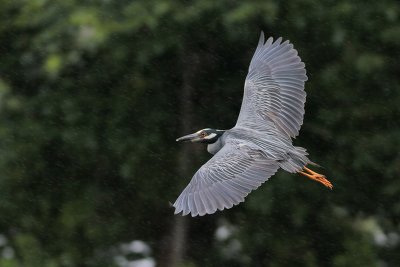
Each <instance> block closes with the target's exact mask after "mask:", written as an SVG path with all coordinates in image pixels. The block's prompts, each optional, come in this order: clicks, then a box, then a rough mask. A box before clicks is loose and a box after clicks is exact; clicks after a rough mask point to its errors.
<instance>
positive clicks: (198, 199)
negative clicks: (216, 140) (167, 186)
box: [174, 143, 278, 216]
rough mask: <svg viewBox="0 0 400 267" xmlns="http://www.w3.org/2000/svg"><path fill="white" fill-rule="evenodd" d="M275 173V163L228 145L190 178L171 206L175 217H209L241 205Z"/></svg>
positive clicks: (231, 144)
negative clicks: (189, 215)
mask: <svg viewBox="0 0 400 267" xmlns="http://www.w3.org/2000/svg"><path fill="white" fill-rule="evenodd" d="M277 170H278V166H277V165H276V162H275V161H273V160H268V159H266V158H265V157H263V156H262V155H261V154H260V152H258V151H255V150H252V149H250V148H249V147H247V146H245V145H243V144H235V143H227V144H225V146H224V147H223V148H222V149H221V150H220V151H218V153H217V154H215V155H214V157H212V158H211V159H210V160H209V161H208V162H207V163H205V164H204V165H203V166H202V167H201V168H200V169H199V170H198V171H197V172H196V174H195V175H194V176H193V178H192V180H191V181H190V183H189V185H188V186H187V187H186V188H185V189H184V190H183V192H182V193H181V195H180V196H179V197H178V199H177V200H176V201H175V203H174V207H175V214H178V213H180V212H181V211H183V215H187V214H189V213H191V214H192V216H197V215H200V216H202V215H205V214H211V213H214V212H215V211H217V209H219V210H223V209H224V208H228V209H229V208H231V207H232V206H233V205H237V204H239V203H240V202H243V201H244V198H245V197H246V196H247V195H248V194H249V193H250V191H251V190H254V189H256V188H257V187H259V186H260V185H261V184H262V183H263V182H265V181H266V180H267V179H268V178H269V177H271V176H272V175H273V174H274V173H275V172H276V171H277Z"/></svg>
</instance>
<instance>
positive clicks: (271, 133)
mask: <svg viewBox="0 0 400 267" xmlns="http://www.w3.org/2000/svg"><path fill="white" fill-rule="evenodd" d="M306 80H307V76H306V70H305V65H304V63H303V62H301V59H300V57H299V56H298V55H297V51H296V50H295V49H294V48H293V45H292V44H290V43H289V41H285V42H283V43H282V38H278V39H277V40H276V41H275V42H274V41H273V38H272V37H270V38H268V40H267V41H266V42H265V41H264V34H263V33H261V37H260V40H259V43H258V46H257V49H256V51H255V53H254V56H253V58H252V60H251V63H250V67H249V73H248V75H247V77H246V81H245V86H244V96H243V102H242V107H241V109H240V114H239V118H238V121H237V123H236V125H235V127H234V128H232V129H230V130H226V131H222V130H214V129H204V130H200V131H198V132H196V133H194V134H191V135H188V136H185V137H182V138H179V139H177V141H185V140H186V141H192V142H204V143H208V148H207V150H208V151H209V152H210V153H212V154H215V155H214V156H213V157H212V158H211V159H210V160H209V161H208V162H207V163H205V164H204V165H203V166H202V167H201V168H200V169H199V170H198V171H197V172H196V174H195V175H194V177H193V178H192V180H191V181H190V183H189V185H188V186H187V187H186V188H185V189H184V190H183V192H182V193H181V195H180V196H179V197H178V199H177V200H176V202H175V203H174V207H175V214H178V213H180V212H182V214H183V215H187V214H189V213H190V214H191V215H192V216H197V215H200V216H202V215H205V214H211V213H214V212H216V211H217V210H223V209H225V208H231V207H232V206H233V205H237V204H239V203H240V202H243V201H244V198H245V197H246V196H247V195H248V194H249V193H250V192H251V191H252V190H254V189H256V188H258V187H259V186H260V185H261V184H262V183H264V182H265V181H267V180H268V178H269V177H271V176H272V175H274V174H275V172H276V171H277V170H278V169H279V168H282V169H284V170H286V171H288V172H291V173H294V172H298V171H301V170H302V169H303V167H304V166H305V165H307V164H309V163H312V162H311V161H310V160H309V159H308V158H307V152H306V150H305V149H304V148H301V147H295V146H293V145H292V138H295V137H296V136H297V135H298V134H299V130H300V127H301V125H302V123H303V115H304V103H305V101H306V93H305V92H304V82H305V81H306Z"/></svg>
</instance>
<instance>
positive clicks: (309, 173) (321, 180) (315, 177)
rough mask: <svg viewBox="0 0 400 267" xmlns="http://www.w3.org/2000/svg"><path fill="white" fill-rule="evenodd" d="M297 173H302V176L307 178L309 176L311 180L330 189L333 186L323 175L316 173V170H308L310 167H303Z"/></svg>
mask: <svg viewBox="0 0 400 267" xmlns="http://www.w3.org/2000/svg"><path fill="white" fill-rule="evenodd" d="M299 173H300V174H302V175H304V176H306V177H308V178H310V179H311V180H314V181H317V182H319V183H321V184H323V185H325V186H326V187H328V188H329V189H332V188H333V185H332V184H331V182H329V181H328V180H327V179H326V177H325V175H322V174H319V173H316V172H314V171H312V170H310V169H309V168H307V167H304V168H303V171H300V172H299Z"/></svg>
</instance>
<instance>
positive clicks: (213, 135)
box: [176, 128, 225, 144]
mask: <svg viewBox="0 0 400 267" xmlns="http://www.w3.org/2000/svg"><path fill="white" fill-rule="evenodd" d="M224 132H225V131H224V130H217V129H210V128H206V129H203V130H200V131H197V132H195V133H193V134H189V135H185V136H182V137H180V138H178V139H176V141H177V142H189V141H190V142H198V143H205V144H212V143H215V142H216V141H217V140H218V138H220V137H221V136H222V135H223V134H224Z"/></svg>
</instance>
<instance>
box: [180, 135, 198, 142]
mask: <svg viewBox="0 0 400 267" xmlns="http://www.w3.org/2000/svg"><path fill="white" fill-rule="evenodd" d="M198 137H199V136H198V135H197V133H194V134H188V135H185V136H182V137H179V138H178V139H176V141H177V142H189V141H192V142H194V141H195V140H196V139H198Z"/></svg>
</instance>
